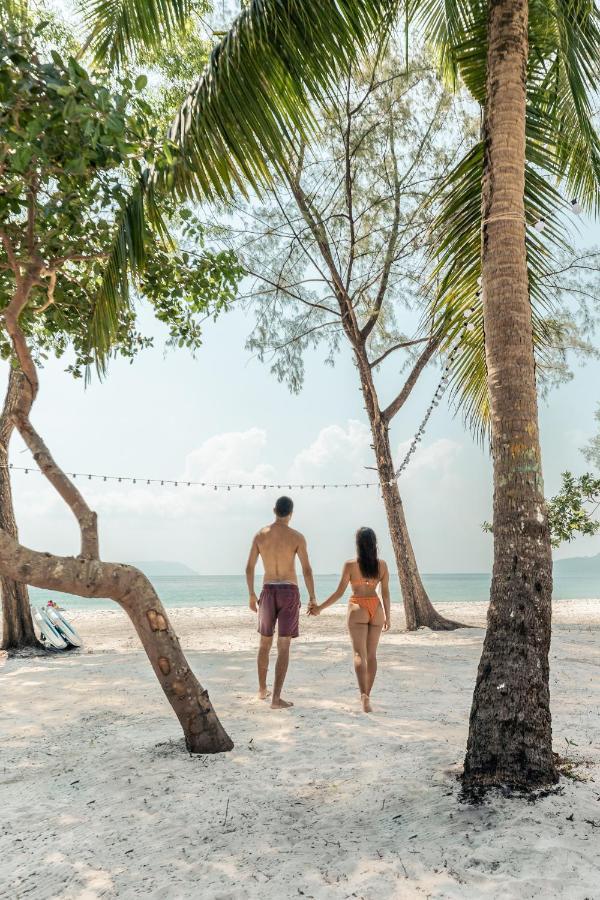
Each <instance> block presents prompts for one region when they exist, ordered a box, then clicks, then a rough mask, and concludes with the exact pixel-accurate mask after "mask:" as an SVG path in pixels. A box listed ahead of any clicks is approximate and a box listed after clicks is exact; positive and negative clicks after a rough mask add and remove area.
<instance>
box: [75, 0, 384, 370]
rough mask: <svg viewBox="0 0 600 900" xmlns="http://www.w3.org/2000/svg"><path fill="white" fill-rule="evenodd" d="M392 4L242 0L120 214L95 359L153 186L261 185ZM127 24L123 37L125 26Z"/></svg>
mask: <svg viewBox="0 0 600 900" xmlns="http://www.w3.org/2000/svg"><path fill="white" fill-rule="evenodd" d="M106 2H108V0H106ZM137 2H139V0H136V3H137ZM165 2H166V0H165ZM90 3H97V0H90ZM98 5H99V4H98ZM109 5H111V4H109ZM134 5H135V4H134ZM394 11H395V3H390V2H389V0H388V2H386V0H252V2H251V3H249V4H248V5H247V6H246V7H245V8H244V10H243V12H242V13H241V14H240V16H239V17H238V18H237V19H236V21H235V23H234V25H233V27H232V29H231V31H230V32H228V34H227V35H226V36H225V37H224V38H223V40H222V41H221V42H220V43H219V44H218V45H217V46H216V47H215V49H214V50H213V52H212V55H211V58H210V61H209V63H208V65H207V67H206V69H205V71H204V72H203V73H202V75H201V76H200V78H199V79H198V81H197V82H196V84H195V86H194V88H193V89H192V91H191V93H190V94H189V96H188V98H187V99H186V101H185V102H184V104H183V106H182V108H181V110H180V112H179V115H178V116H177V119H176V121H175V123H174V124H173V127H172V129H171V132H170V135H169V142H168V143H167V146H166V148H165V154H164V157H163V158H162V159H161V160H160V161H157V163H156V165H155V168H154V169H153V171H152V174H151V175H150V176H149V177H147V178H146V179H145V180H144V181H141V182H140V183H139V185H138V187H137V188H136V190H135V192H134V194H133V195H132V198H131V202H130V204H129V206H128V207H127V208H126V209H124V210H123V212H122V214H121V216H120V219H119V222H118V225H117V228H116V236H115V241H114V245H113V249H112V252H111V256H110V259H109V262H108V266H107V270H106V277H105V279H104V283H103V285H102V288H101V290H100V293H99V295H98V297H97V301H96V307H95V312H94V320H93V323H92V328H91V331H90V346H91V347H93V348H94V350H95V353H96V358H97V361H98V365H99V366H100V367H102V366H103V363H104V361H105V360H106V356H107V353H108V351H109V349H110V345H111V341H112V340H113V339H114V335H115V333H116V331H115V329H116V324H117V321H118V319H117V312H118V304H119V303H123V304H126V303H128V302H129V293H128V282H129V279H130V278H131V277H132V276H133V277H135V273H136V271H137V270H138V269H139V267H141V266H142V265H143V260H144V247H143V244H144V235H145V227H146V226H145V216H150V217H151V218H152V219H153V226H154V228H155V229H157V230H158V231H159V232H160V231H161V229H162V226H161V221H160V215H159V210H160V196H161V194H165V193H166V194H173V193H175V194H176V195H177V196H178V197H179V198H180V199H186V198H193V199H194V200H205V199H212V198H214V197H226V196H228V195H230V194H231V193H232V191H233V190H234V189H235V188H239V189H241V190H242V191H246V190H247V188H248V186H250V187H252V188H255V189H260V188H261V187H264V186H265V185H267V184H268V182H269V180H270V177H271V169H277V168H281V167H283V165H284V163H285V160H286V158H287V156H288V154H289V150H290V147H291V137H290V136H291V134H292V133H293V132H296V133H298V131H299V132H300V133H302V134H304V135H306V134H308V133H310V131H311V130H312V128H313V124H314V123H313V117H312V112H311V108H310V103H311V100H312V99H314V98H317V99H319V98H321V99H322V98H324V96H325V92H326V91H327V89H328V88H330V87H331V86H332V84H334V83H335V81H336V79H337V78H338V77H339V75H340V73H341V72H342V70H344V69H345V68H346V67H347V66H349V65H350V63H351V62H352V61H353V60H354V59H355V58H356V55H357V53H359V52H361V51H362V50H365V49H366V48H367V46H368V44H369V41H370V39H371V37H372V36H373V35H374V34H375V33H376V32H379V33H381V29H382V28H383V27H387V25H388V24H389V23H391V21H392V20H393V15H394ZM128 34H129V35H131V40H133V39H134V36H135V31H134V29H133V28H132V29H130V30H129V32H128ZM144 204H145V209H144Z"/></svg>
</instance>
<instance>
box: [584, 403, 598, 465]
mask: <svg viewBox="0 0 600 900" xmlns="http://www.w3.org/2000/svg"><path fill="white" fill-rule="evenodd" d="M594 418H595V419H596V423H597V426H598V429H599V430H598V434H595V435H594V437H593V438H592V439H591V440H590V441H589V443H588V444H587V446H586V447H584V448H583V455H584V456H585V458H586V459H587V461H588V462H590V463H593V464H594V465H595V466H596V467H597V468H599V469H600V406H599V407H598V408H597V409H596V412H595V413H594Z"/></svg>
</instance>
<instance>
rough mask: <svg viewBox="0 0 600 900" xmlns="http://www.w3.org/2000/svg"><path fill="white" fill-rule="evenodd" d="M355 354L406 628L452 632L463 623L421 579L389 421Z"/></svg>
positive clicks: (361, 353) (362, 362)
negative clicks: (436, 602)
mask: <svg viewBox="0 0 600 900" xmlns="http://www.w3.org/2000/svg"><path fill="white" fill-rule="evenodd" d="M356 357H357V365H358V371H359V375H360V380H361V387H362V392H363V397H364V399H365V408H366V411H367V415H368V416H369V423H370V425H371V434H372V436H373V449H374V451H375V459H376V462H377V472H378V474H379V483H380V485H381V494H382V497H383V502H384V505H385V512H386V515H387V521H388V528H389V532H390V538H391V541H392V547H393V550H394V558H395V560H396V569H397V571H398V580H399V582H400V589H401V591H402V600H403V603H404V615H405V618H406V627H407V629H408V631H414V630H415V629H417V628H420V627H422V626H427V627H428V628H432V629H433V630H434V631H451V630H452V629H454V628H462V627H464V626H462V625H461V623H460V622H453V621H452V620H451V619H446V618H444V616H442V615H440V613H439V612H438V611H437V610H436V609H435V607H434V606H433V604H432V602H431V600H430V599H429V597H428V595H427V591H426V590H425V586H424V584H423V582H422V580H421V576H420V574H419V569H418V566H417V561H416V558H415V553H414V550H413V546H412V542H411V539H410V535H409V533H408V527H407V525H406V519H405V517H404V507H403V505H402V498H401V497H400V490H399V488H398V482H397V480H396V478H395V477H394V471H395V469H394V459H393V456H392V450H391V447H390V437H389V428H388V424H387V422H386V421H385V420H384V419H383V417H382V415H381V412H380V409H379V403H378V402H377V393H376V389H375V385H374V383H373V379H372V377H371V372H370V367H369V364H368V360H367V358H366V354H365V352H364V349H363V350H361V348H358V349H357V350H356Z"/></svg>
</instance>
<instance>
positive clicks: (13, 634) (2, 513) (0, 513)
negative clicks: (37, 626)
mask: <svg viewBox="0 0 600 900" xmlns="http://www.w3.org/2000/svg"><path fill="white" fill-rule="evenodd" d="M18 379H19V373H18V371H17V370H16V369H13V368H12V367H11V370H10V375H9V379H8V388H7V391H6V397H5V400H4V408H3V410H2V414H1V415H0V528H1V529H2V530H3V531H6V532H8V534H9V535H10V536H11V537H13V538H15V539H18V531H17V523H16V521H15V512H14V507H13V499H12V490H11V484H10V471H9V468H8V445H9V443H10V438H11V435H12V432H13V430H14V423H13V421H12V418H11V414H12V410H13V407H14V404H15V400H16V397H17V389H18ZM0 590H1V591H2V649H3V650H21V649H23V648H25V647H35V646H38V642H37V639H36V636H35V632H34V630H33V621H32V619H31V608H30V606H29V592H28V590H27V585H26V584H21V583H20V582H18V581H13V579H12V578H6V577H5V576H0Z"/></svg>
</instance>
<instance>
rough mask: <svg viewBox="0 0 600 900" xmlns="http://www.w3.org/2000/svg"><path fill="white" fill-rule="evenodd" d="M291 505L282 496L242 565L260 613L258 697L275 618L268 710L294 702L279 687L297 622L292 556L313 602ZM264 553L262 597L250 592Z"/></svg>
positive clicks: (297, 598)
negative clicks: (272, 518)
mask: <svg viewBox="0 0 600 900" xmlns="http://www.w3.org/2000/svg"><path fill="white" fill-rule="evenodd" d="M293 509H294V504H293V502H292V501H291V500H290V498H289V497H280V498H279V500H278V501H277V503H276V504H275V509H274V510H273V512H274V513H275V521H274V522H273V523H272V524H271V525H267V526H266V527H265V528H261V530H260V531H259V532H258V534H257V535H256V536H255V538H254V540H253V541H252V547H251V548H250V556H249V557H248V563H247V565H246V581H247V583H248V592H249V594H250V600H249V605H250V609H251V610H252V611H253V612H258V633H259V634H260V645H259V648H258V660H257V663H258V696H259V699H260V700H266V698H267V697H268V696H269V692H268V690H267V670H268V668H269V653H270V651H271V645H272V643H273V633H274V631H275V622H277V625H278V628H277V663H276V665H275V683H274V685H273V698H272V701H271V709H288V708H289V707H290V706H293V703H290V702H289V701H288V700H282V699H281V689H282V688H283V682H284V681H285V676H286V673H287V669H288V663H289V659H290V643H291V640H292V638H295V637H298V629H299V623H300V591H299V590H298V579H297V577H296V556H298V559H299V560H300V565H301V566H302V575H303V576H304V583H305V584H306V587H307V590H308V596H309V609H311V608H312V607H313V606H314V604H315V603H316V600H315V584H314V581H313V573H312V569H311V567H310V562H309V561H308V551H307V549H306V540H305V539H304V536H303V535H301V534H300V532H299V531H294V529H293V528H290V519H291V518H292V512H293ZM259 556H260V557H261V558H262V561H263V565H264V568H265V574H264V578H263V589H262V591H261V595H260V600H258V599H257V597H256V594H255V593H254V570H255V569H256V563H257V560H258V557H259Z"/></svg>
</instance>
